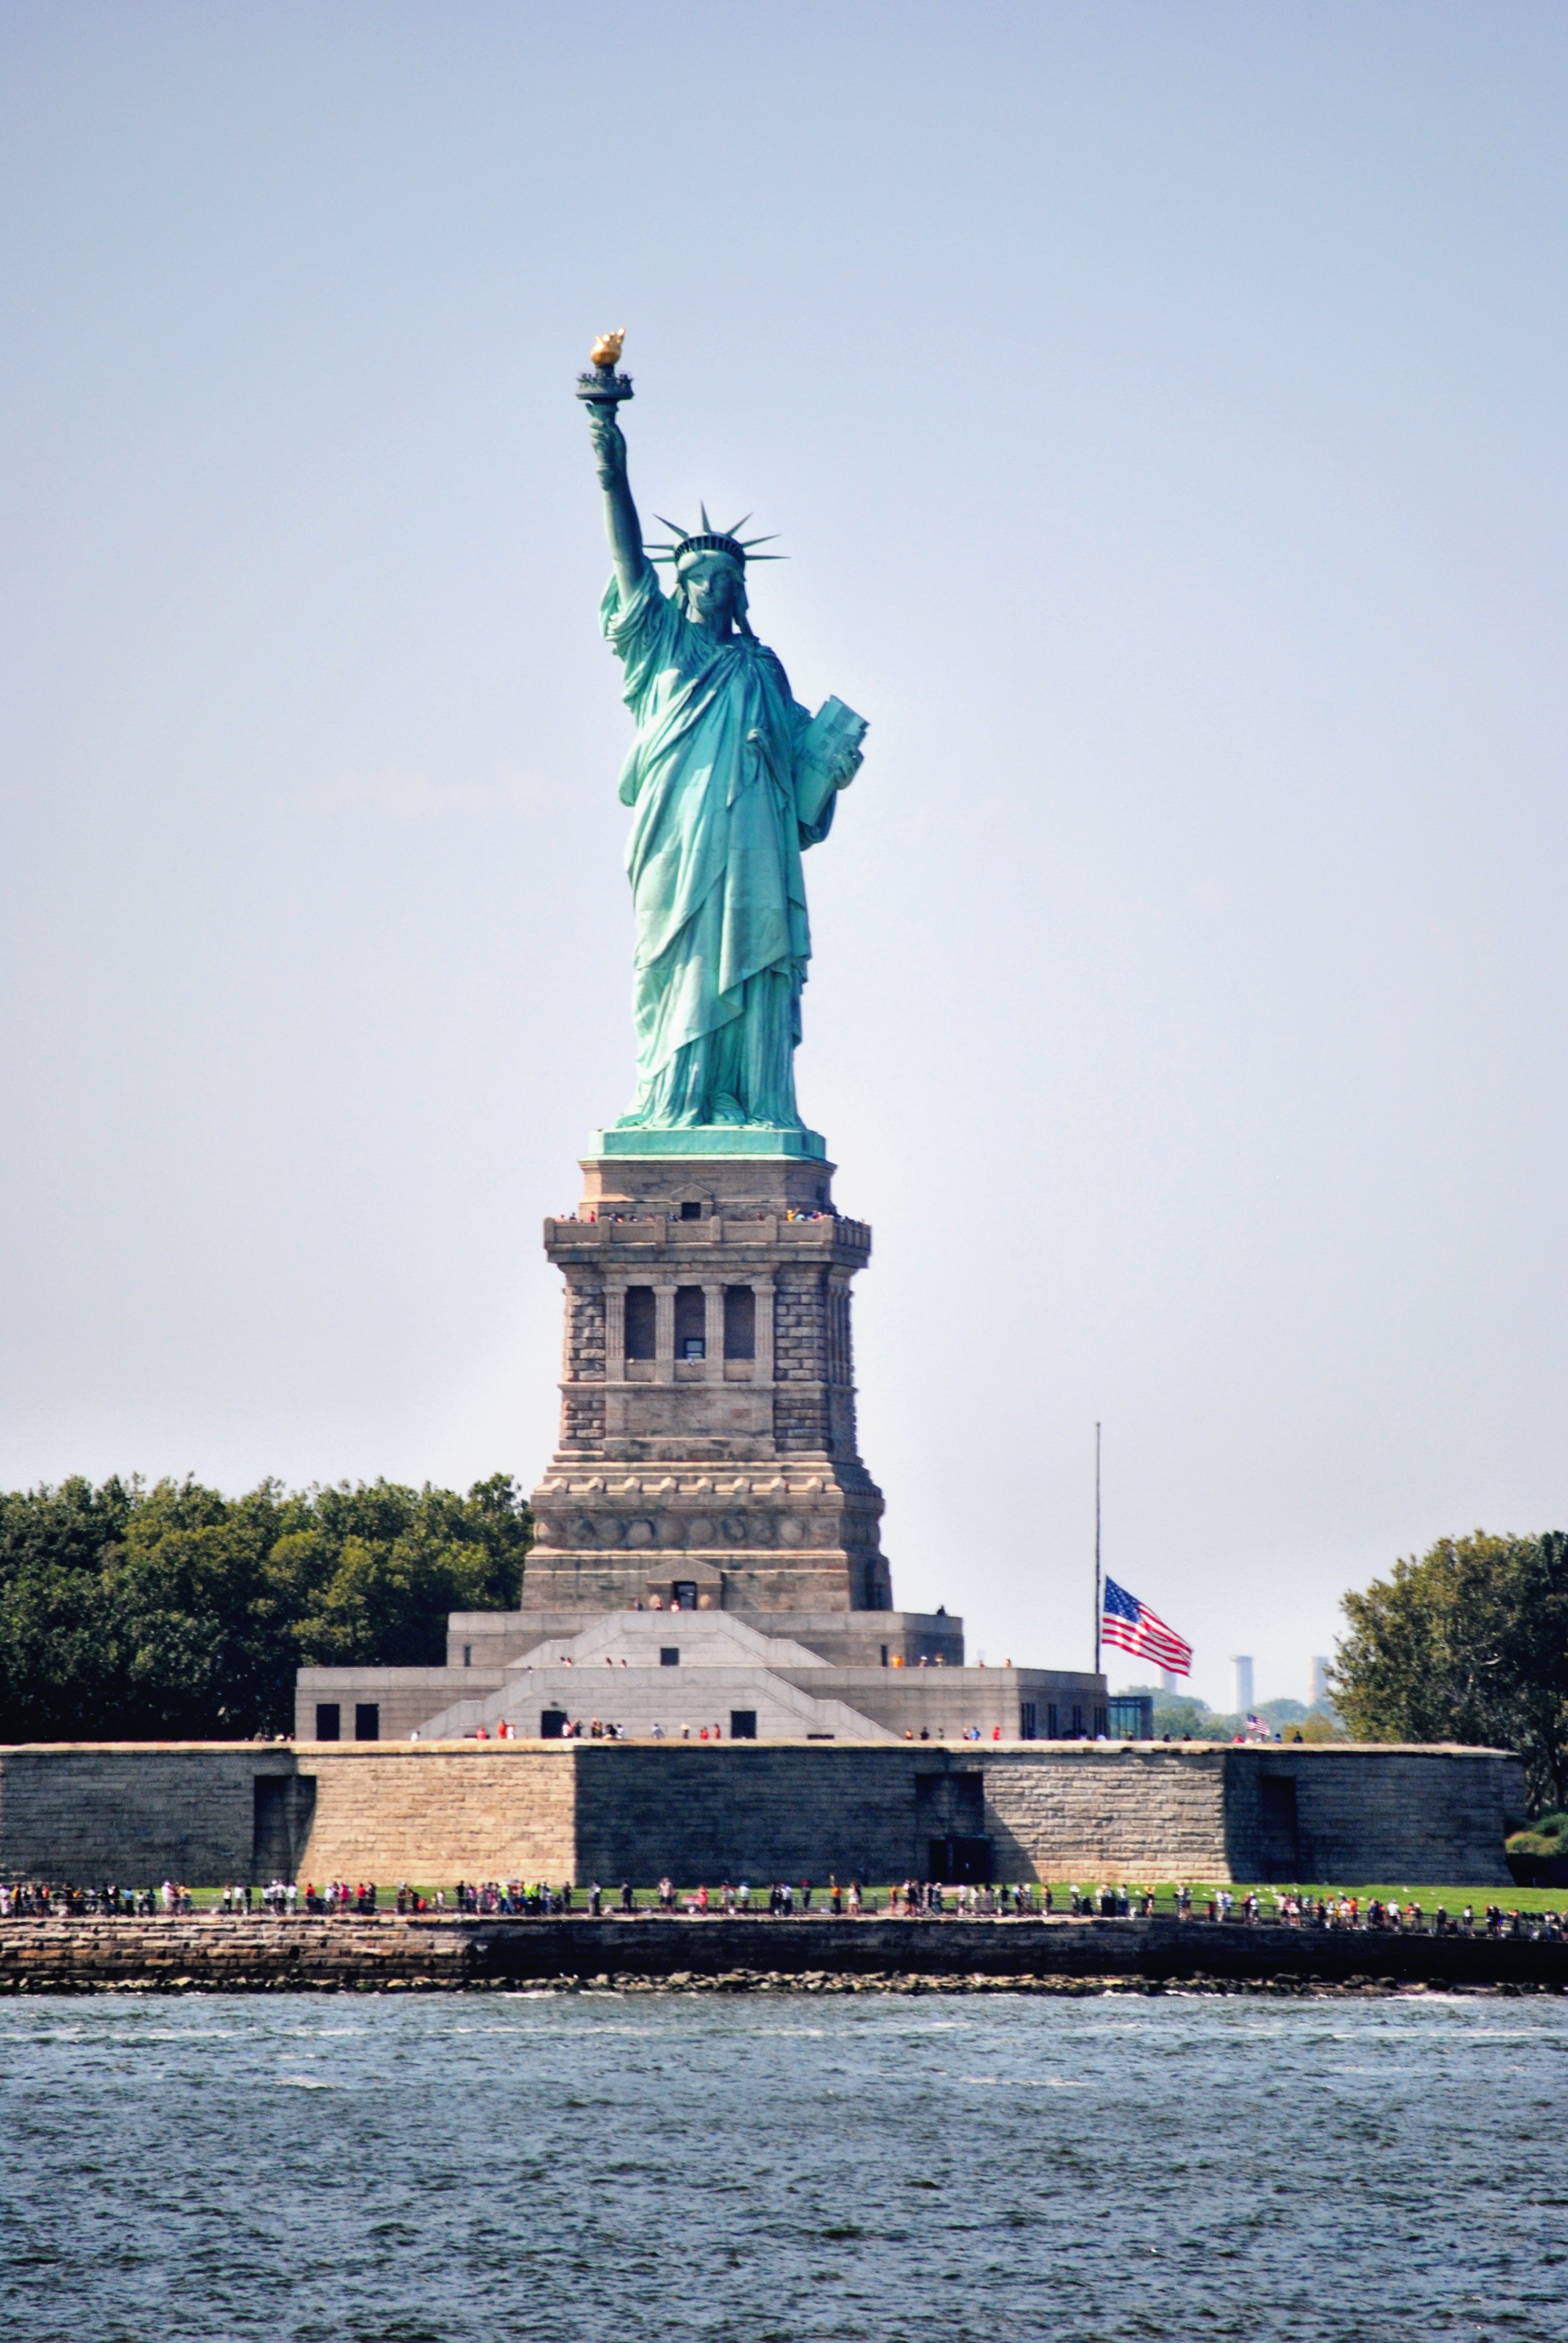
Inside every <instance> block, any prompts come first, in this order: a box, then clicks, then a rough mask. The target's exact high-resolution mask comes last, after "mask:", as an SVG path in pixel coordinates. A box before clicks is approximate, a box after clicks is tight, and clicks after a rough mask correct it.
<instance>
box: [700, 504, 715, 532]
mask: <svg viewBox="0 0 1568 2343" xmlns="http://www.w3.org/2000/svg"><path fill="white" fill-rule="evenodd" d="M697 509H698V511H699V513H700V514H701V515H702V534H703V535H704V537H711V536H712V535H713V523H712V522H711V521H710V520H709V518H708V507H707V506H706V505H705V504H704V503H703V501H702V499H701V498H700V497H699V498H698V500H697Z"/></svg>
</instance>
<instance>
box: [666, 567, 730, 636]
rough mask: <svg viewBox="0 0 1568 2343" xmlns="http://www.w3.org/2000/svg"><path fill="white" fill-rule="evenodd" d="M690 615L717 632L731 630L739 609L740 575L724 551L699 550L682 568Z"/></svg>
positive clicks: (681, 578) (682, 581) (701, 624)
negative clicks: (700, 552) (704, 551)
mask: <svg viewBox="0 0 1568 2343" xmlns="http://www.w3.org/2000/svg"><path fill="white" fill-rule="evenodd" d="M680 583H681V588H682V590H683V592H684V593H685V596H686V610H687V616H688V617H689V618H695V619H696V621H697V623H698V625H699V627H709V628H712V629H713V631H714V633H716V634H721V635H722V634H728V633H729V629H730V628H731V627H732V626H733V625H734V623H735V620H736V618H738V617H739V612H740V592H739V588H740V579H739V576H738V575H737V573H736V568H735V564H734V563H733V561H727V560H726V559H725V558H724V556H723V555H722V554H721V553H709V554H699V557H698V558H697V559H696V560H695V561H689V562H687V563H686V564H685V565H684V566H683V568H682V569H681V572H680Z"/></svg>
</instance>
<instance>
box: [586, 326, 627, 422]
mask: <svg viewBox="0 0 1568 2343" xmlns="http://www.w3.org/2000/svg"><path fill="white" fill-rule="evenodd" d="M625 339H626V327H624V326H622V327H620V328H619V329H618V331H617V332H616V333H613V334H601V335H600V336H599V337H598V341H597V342H596V343H595V344H594V346H593V347H592V349H591V350H590V351H589V352H588V356H589V357H590V358H591V359H592V360H593V372H592V373H591V374H579V375H578V397H579V398H586V399H588V401H589V402H590V404H591V405H593V406H595V407H609V408H610V409H611V410H612V411H613V410H614V408H616V407H618V405H619V404H620V402H621V400H622V399H623V398H630V397H631V396H632V387H631V377H630V375H628V374H617V372H616V367H617V366H618V364H619V362H620V350H621V344H622V343H623V342H624V341H625Z"/></svg>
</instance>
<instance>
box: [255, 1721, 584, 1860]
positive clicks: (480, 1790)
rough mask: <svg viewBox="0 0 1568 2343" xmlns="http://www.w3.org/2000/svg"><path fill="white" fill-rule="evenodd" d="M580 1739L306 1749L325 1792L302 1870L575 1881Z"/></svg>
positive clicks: (309, 1769)
mask: <svg viewBox="0 0 1568 2343" xmlns="http://www.w3.org/2000/svg"><path fill="white" fill-rule="evenodd" d="M577 1749H578V1744H576V1743H575V1742H549V1743H545V1744H543V1745H540V1744H538V1743H529V1742H525V1741H509V1742H508V1741H503V1742H494V1741H491V1742H481V1743H464V1742H456V1743H453V1742H447V1743H434V1742H432V1743H416V1744H412V1745H410V1744H408V1743H404V1744H403V1745H401V1746H393V1745H386V1744H382V1743H377V1742H363V1743H359V1744H357V1745H353V1746H350V1747H345V1748H339V1749H330V1750H329V1749H327V1748H324V1747H317V1748H316V1749H314V1750H311V1751H309V1752H304V1751H302V1752H301V1754H300V1760H299V1764H300V1771H301V1773H302V1774H303V1775H307V1776H313V1777H314V1779H315V1783H316V1796H315V1811H314V1815H313V1816H312V1820H311V1825H310V1830H309V1834H308V1835H307V1838H306V1840H305V1843H304V1845H303V1846H302V1847H301V1848H300V1850H299V1852H298V1854H297V1856H296V1863H295V1868H296V1873H297V1876H298V1877H299V1878H300V1879H302V1880H304V1879H311V1880H316V1881H317V1882H320V1881H323V1880H327V1879H348V1880H357V1879H375V1880H378V1881H392V1882H395V1881H397V1880H399V1879H409V1880H424V1881H429V1882H432V1883H434V1882H435V1881H437V1880H440V1881H450V1880H456V1879H459V1878H463V1879H548V1880H551V1881H554V1882H555V1883H556V1884H559V1883H560V1882H561V1881H562V1880H564V1879H574V1878H576V1877H577V1876H578V1872H577V1869H576V1865H577V1860H578V1856H577V1847H576V1839H575V1834H574V1824H573V1818H574V1813H575V1806H576V1775H577V1767H576V1762H575V1760H576V1753H577Z"/></svg>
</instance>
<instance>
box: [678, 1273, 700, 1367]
mask: <svg viewBox="0 0 1568 2343" xmlns="http://www.w3.org/2000/svg"><path fill="white" fill-rule="evenodd" d="M675 1355H676V1357H677V1358H678V1359H705V1358H706V1357H707V1356H708V1303H707V1301H706V1298H705V1297H704V1294H703V1291H702V1288H701V1286H700V1285H678V1286H677V1287H676V1289H675Z"/></svg>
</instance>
